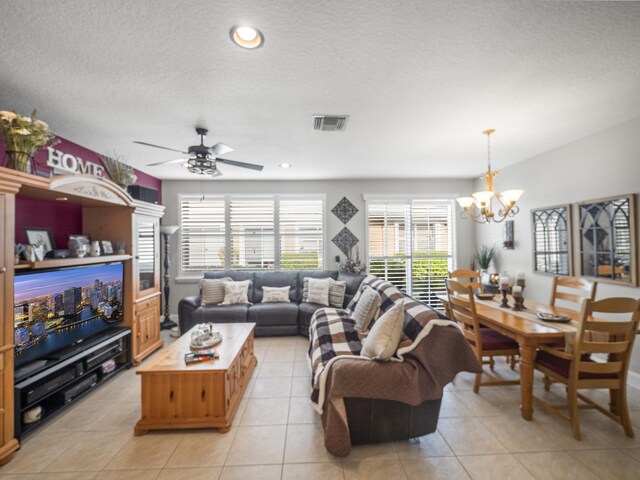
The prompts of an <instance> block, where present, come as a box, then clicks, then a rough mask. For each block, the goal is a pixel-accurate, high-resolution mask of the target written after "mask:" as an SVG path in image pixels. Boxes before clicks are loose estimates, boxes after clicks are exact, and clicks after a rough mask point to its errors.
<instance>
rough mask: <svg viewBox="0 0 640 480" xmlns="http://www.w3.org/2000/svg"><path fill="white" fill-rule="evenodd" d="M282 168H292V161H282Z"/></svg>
mask: <svg viewBox="0 0 640 480" xmlns="http://www.w3.org/2000/svg"><path fill="white" fill-rule="evenodd" d="M278 166H279V167H280V168H290V167H291V164H290V163H281V164H280V165H278Z"/></svg>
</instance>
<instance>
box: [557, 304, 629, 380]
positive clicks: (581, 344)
mask: <svg viewBox="0 0 640 480" xmlns="http://www.w3.org/2000/svg"><path fill="white" fill-rule="evenodd" d="M607 316H609V317H612V316H615V318H616V320H615V321H608V320H604V319H602V317H607ZM621 316H622V317H626V319H627V320H626V321H622V320H620V318H621ZM639 320H640V301H638V300H636V299H634V298H621V297H616V298H607V299H604V300H599V301H597V302H596V301H593V300H586V301H585V302H584V303H583V304H582V311H581V313H580V320H579V325H578V328H577V331H576V337H575V342H574V356H575V358H576V359H580V358H581V356H582V355H583V354H587V355H590V354H593V353H602V354H606V360H605V361H588V362H587V361H572V362H571V373H570V376H571V377H572V379H573V381H574V382H578V379H579V377H580V373H599V374H615V376H616V378H618V379H620V380H621V381H624V382H626V376H627V372H628V370H629V361H630V358H631V351H632V349H633V342H634V340H635V336H636V330H637V329H638V321H639ZM585 381H586V380H585ZM594 381H595V382H597V380H593V379H589V382H591V383H593V382H594ZM603 381H604V380H603Z"/></svg>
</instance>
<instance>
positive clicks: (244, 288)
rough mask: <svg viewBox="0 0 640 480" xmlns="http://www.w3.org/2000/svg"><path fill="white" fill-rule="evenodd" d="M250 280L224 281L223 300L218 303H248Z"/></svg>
mask: <svg viewBox="0 0 640 480" xmlns="http://www.w3.org/2000/svg"><path fill="white" fill-rule="evenodd" d="M250 286H251V280H243V281H241V282H234V281H231V282H224V301H223V302H222V303H221V304H220V305H236V304H242V303H244V304H249V305H251V302H250V301H249V298H248V294H249V287H250Z"/></svg>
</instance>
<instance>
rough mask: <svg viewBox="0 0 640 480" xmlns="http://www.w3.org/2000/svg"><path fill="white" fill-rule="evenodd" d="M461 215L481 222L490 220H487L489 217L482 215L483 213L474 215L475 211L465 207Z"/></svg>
mask: <svg viewBox="0 0 640 480" xmlns="http://www.w3.org/2000/svg"><path fill="white" fill-rule="evenodd" d="M460 217H462V218H464V219H467V218H470V219H471V220H473V221H474V222H476V223H479V224H483V223H488V220H486V218H487V217H485V216H484V215H482V213H479V214H477V215H474V213H473V212H472V211H469V210H468V209H464V210H463V211H462V212H460Z"/></svg>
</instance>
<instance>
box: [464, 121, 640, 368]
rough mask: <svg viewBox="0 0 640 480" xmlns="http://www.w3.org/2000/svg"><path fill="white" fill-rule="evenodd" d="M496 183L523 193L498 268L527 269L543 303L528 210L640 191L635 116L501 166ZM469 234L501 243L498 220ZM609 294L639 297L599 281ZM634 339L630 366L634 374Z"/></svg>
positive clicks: (639, 352)
mask: <svg viewBox="0 0 640 480" xmlns="http://www.w3.org/2000/svg"><path fill="white" fill-rule="evenodd" d="M496 185H497V189H498V190H501V189H503V190H507V189H511V188H522V189H524V192H525V193H524V195H523V196H522V199H521V200H520V202H519V204H520V213H519V214H518V215H517V216H516V217H515V218H514V221H515V223H514V230H515V249H514V250H502V249H499V252H498V254H497V256H496V257H497V258H496V263H497V266H498V269H500V270H508V271H510V272H516V271H524V272H527V287H526V290H525V296H526V297H528V298H532V299H535V300H539V301H545V302H548V300H549V295H550V291H551V281H552V280H551V277H550V276H547V275H541V274H533V260H532V238H531V209H534V208H539V207H545V206H553V205H558V204H563V203H572V202H578V201H581V200H589V199H596V198H602V197H609V196H613V195H623V194H629V193H636V194H638V193H640V118H637V119H634V120H632V121H629V122H626V123H623V124H621V125H618V126H616V127H613V128H610V129H608V130H604V131H602V132H598V133H596V134H594V135H590V136H588V137H586V138H583V139H581V140H578V141H575V142H573V143H570V144H568V145H564V146H562V147H560V148H557V149H555V150H551V151H549V152H546V153H544V154H542V155H538V156H537V157H533V158H530V159H528V160H525V161H523V162H520V163H518V164H515V165H512V166H510V167H508V168H505V169H504V170H501V171H500V174H499V175H498V177H497V180H496ZM483 186H484V185H483V182H480V181H477V182H476V188H477V189H481V188H483ZM639 210H640V209H639ZM636 223H637V224H638V222H636ZM475 235H476V243H477V245H478V246H479V245H481V244H488V245H492V244H497V245H501V244H502V243H501V240H502V224H498V225H478V226H476V234H475ZM636 235H638V233H637V232H636ZM611 296H626V297H634V298H640V288H631V287H625V286H618V285H609V284H605V283H600V284H599V285H598V291H597V297H596V298H598V299H599V298H605V297H611ZM639 344H640V342H637V343H636V346H635V351H634V356H633V359H632V365H631V369H632V370H633V371H635V372H638V373H640V346H639Z"/></svg>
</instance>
